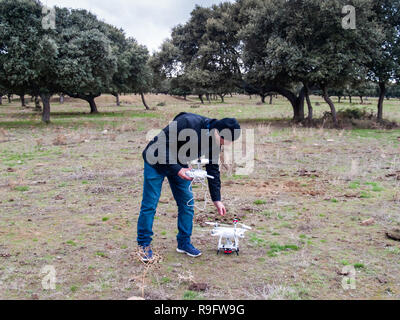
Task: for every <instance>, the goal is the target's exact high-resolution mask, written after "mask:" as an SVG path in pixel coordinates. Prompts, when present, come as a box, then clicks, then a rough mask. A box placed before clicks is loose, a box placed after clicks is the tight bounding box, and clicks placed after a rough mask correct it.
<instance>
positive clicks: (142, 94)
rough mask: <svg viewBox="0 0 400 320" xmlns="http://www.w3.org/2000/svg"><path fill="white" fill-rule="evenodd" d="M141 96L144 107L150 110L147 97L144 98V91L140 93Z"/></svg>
mask: <svg viewBox="0 0 400 320" xmlns="http://www.w3.org/2000/svg"><path fill="white" fill-rule="evenodd" d="M140 96H141V97H142V102H143V105H144V107H145V108H146V110H150V107H149V106H148V105H147V103H146V99H145V98H144V93H143V92H141V93H140Z"/></svg>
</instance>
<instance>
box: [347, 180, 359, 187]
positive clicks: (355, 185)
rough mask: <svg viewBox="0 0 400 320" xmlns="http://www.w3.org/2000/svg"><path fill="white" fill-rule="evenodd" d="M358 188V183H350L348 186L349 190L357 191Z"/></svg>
mask: <svg viewBox="0 0 400 320" xmlns="http://www.w3.org/2000/svg"><path fill="white" fill-rule="evenodd" d="M360 186H361V184H360V182H359V181H353V182H350V184H349V188H350V189H359V188H360Z"/></svg>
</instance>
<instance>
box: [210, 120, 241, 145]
mask: <svg viewBox="0 0 400 320" xmlns="http://www.w3.org/2000/svg"><path fill="white" fill-rule="evenodd" d="M214 128H215V129H217V130H218V131H219V134H220V135H221V138H223V139H224V140H228V141H236V140H237V139H239V138H240V135H241V133H242V130H241V128H240V124H239V122H238V121H237V120H236V119H235V118H225V119H222V120H218V121H217V122H216V123H215V125H214Z"/></svg>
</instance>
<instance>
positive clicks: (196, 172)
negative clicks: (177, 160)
mask: <svg viewBox="0 0 400 320" xmlns="http://www.w3.org/2000/svg"><path fill="white" fill-rule="evenodd" d="M186 175H187V176H188V177H189V178H192V179H194V180H197V179H204V180H205V179H206V178H209V179H214V177H213V176H209V175H208V174H207V171H205V170H201V169H192V170H190V171H187V172H186Z"/></svg>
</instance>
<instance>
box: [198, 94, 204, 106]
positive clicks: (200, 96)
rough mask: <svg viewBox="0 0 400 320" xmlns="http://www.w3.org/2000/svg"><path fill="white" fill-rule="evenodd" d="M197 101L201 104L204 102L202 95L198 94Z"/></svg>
mask: <svg viewBox="0 0 400 320" xmlns="http://www.w3.org/2000/svg"><path fill="white" fill-rule="evenodd" d="M199 99H200V101H201V104H204V100H203V95H202V94H199Z"/></svg>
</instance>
